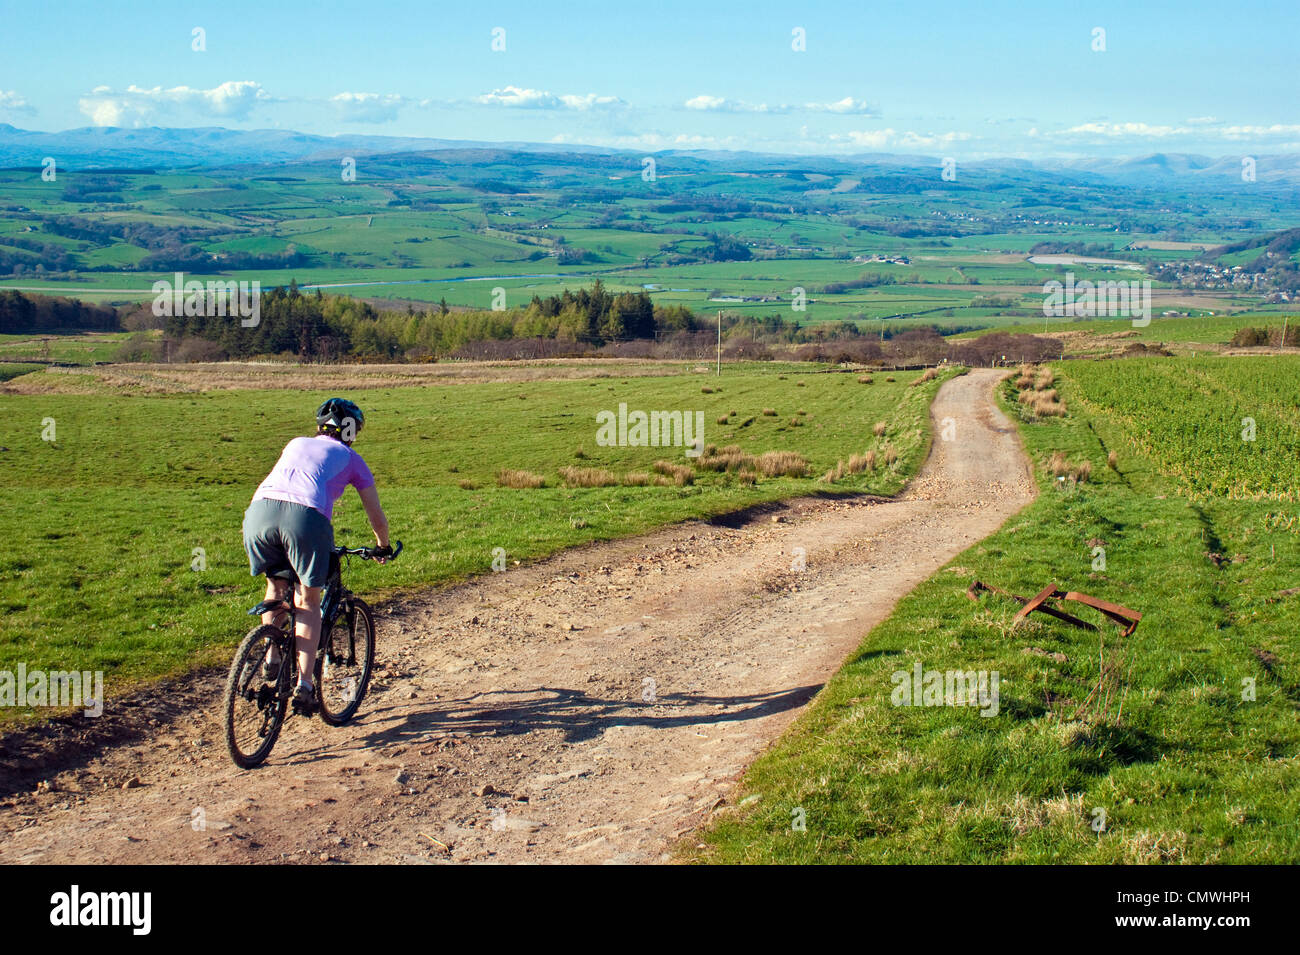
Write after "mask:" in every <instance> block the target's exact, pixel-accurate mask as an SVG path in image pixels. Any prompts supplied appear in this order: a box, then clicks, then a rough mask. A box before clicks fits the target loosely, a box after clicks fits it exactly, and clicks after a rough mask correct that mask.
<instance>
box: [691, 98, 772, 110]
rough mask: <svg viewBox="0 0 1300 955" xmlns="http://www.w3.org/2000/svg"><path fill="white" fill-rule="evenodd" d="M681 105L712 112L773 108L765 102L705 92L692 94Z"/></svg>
mask: <svg viewBox="0 0 1300 955" xmlns="http://www.w3.org/2000/svg"><path fill="white" fill-rule="evenodd" d="M682 105H683V106H685V107H686V108H687V109H694V110H702V111H705V112H714V113H769V112H774V110H773V109H772V108H770V107H769V106H768V105H767V104H766V103H757V104H755V103H746V102H743V101H742V100H738V99H727V98H726V97H725V96H710V95H708V94H707V93H701V94H700V95H699V96H692V97H691V98H690V99H688V100H687V101H686V102H685V103H683V104H682Z"/></svg>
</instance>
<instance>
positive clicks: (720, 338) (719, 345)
mask: <svg viewBox="0 0 1300 955" xmlns="http://www.w3.org/2000/svg"><path fill="white" fill-rule="evenodd" d="M718 377H719V378H721V377H722V309H718Z"/></svg>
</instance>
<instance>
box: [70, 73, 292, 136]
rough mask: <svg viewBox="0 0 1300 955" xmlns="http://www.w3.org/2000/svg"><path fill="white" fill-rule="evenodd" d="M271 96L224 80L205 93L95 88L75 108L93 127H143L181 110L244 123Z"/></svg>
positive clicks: (257, 87) (245, 84) (183, 89)
mask: <svg viewBox="0 0 1300 955" xmlns="http://www.w3.org/2000/svg"><path fill="white" fill-rule="evenodd" d="M270 100H271V95H270V94H269V93H267V92H266V90H264V89H262V85H261V84H260V83H256V82H254V81H252V80H228V81H227V82H225V83H222V84H221V85H220V86H214V87H213V88H212V89H209V90H199V89H193V88H191V87H188V86H174V87H172V88H171V89H163V88H162V87H161V86H155V87H153V88H152V89H143V88H141V87H138V86H128V87H127V88H126V89H125V90H123V91H121V92H114V91H113V90H112V89H110V88H109V87H107V86H97V87H95V88H94V89H93V90H91V91H90V93H88V94H87V95H85V96H83V97H81V99H80V100H78V103H77V106H78V108H79V109H80V110H81V112H82V113H83V114H85V115H86V116H88V117H90V120H91V122H93V123H94V124H95V125H96V126H127V125H131V126H143V125H145V124H146V123H147V122H148V121H149V120H150V119H151V118H152V117H153V116H155V115H156V114H158V113H160V112H161V113H174V112H176V111H177V110H185V111H189V112H191V113H194V114H197V115H199V116H203V117H220V118H228V119H246V118H247V117H248V115H249V113H250V112H251V111H252V109H253V107H255V106H257V105H259V104H263V103H268V102H270Z"/></svg>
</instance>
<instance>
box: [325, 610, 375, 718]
mask: <svg viewBox="0 0 1300 955" xmlns="http://www.w3.org/2000/svg"><path fill="white" fill-rule="evenodd" d="M321 646H322V648H323V649H322V651H321V653H320V654H318V655H317V658H316V688H317V699H318V700H319V702H320V718H321V719H323V720H324V721H325V722H326V723H328V724H329V725H330V726H342V725H343V724H344V723H346V722H347V721H348V720H350V719H352V717H353V716H355V715H356V712H357V708H358V707H360V706H361V701H362V699H364V698H365V695H366V690H367V689H368V688H369V687H370V671H371V669H372V668H373V667H374V665H375V621H374V617H373V616H372V615H371V613H370V608H369V607H368V606H366V604H365V601H363V600H361V599H360V598H358V597H348V598H346V599H345V600H344V603H343V607H342V609H341V610H340V612H339V614H338V616H337V617H335V618H334V622H333V625H332V626H331V627H330V629H329V632H328V633H327V634H325V637H324V639H323V640H322V642H321Z"/></svg>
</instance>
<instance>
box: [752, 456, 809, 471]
mask: <svg viewBox="0 0 1300 955" xmlns="http://www.w3.org/2000/svg"><path fill="white" fill-rule="evenodd" d="M756 463H757V465H758V470H759V471H760V472H762V473H763V474H765V475H767V476H768V477H804V476H806V475H807V474H808V459H807V458H805V457H804V456H803V455H802V454H799V453H798V452H796V451H764V452H763V453H762V454H760V455H759V456H758V460H757V462H756Z"/></svg>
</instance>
